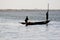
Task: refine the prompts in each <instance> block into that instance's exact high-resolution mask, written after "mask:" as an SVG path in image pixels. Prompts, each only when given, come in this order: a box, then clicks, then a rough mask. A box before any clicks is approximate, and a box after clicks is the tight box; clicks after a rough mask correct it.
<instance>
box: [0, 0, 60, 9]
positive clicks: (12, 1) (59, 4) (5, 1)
mask: <svg viewBox="0 0 60 40" xmlns="http://www.w3.org/2000/svg"><path fill="white" fill-rule="evenodd" d="M48 3H49V9H60V0H0V9H47V4H48Z"/></svg>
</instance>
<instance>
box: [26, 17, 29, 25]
mask: <svg viewBox="0 0 60 40" xmlns="http://www.w3.org/2000/svg"><path fill="white" fill-rule="evenodd" d="M28 20H29V19H28V16H26V19H25V23H26V26H27V23H28Z"/></svg>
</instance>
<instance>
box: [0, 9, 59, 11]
mask: <svg viewBox="0 0 60 40" xmlns="http://www.w3.org/2000/svg"><path fill="white" fill-rule="evenodd" d="M42 10H45V9H0V11H42ZM46 10H47V9H46ZM54 10H58V11H59V9H52V11H54Z"/></svg>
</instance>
